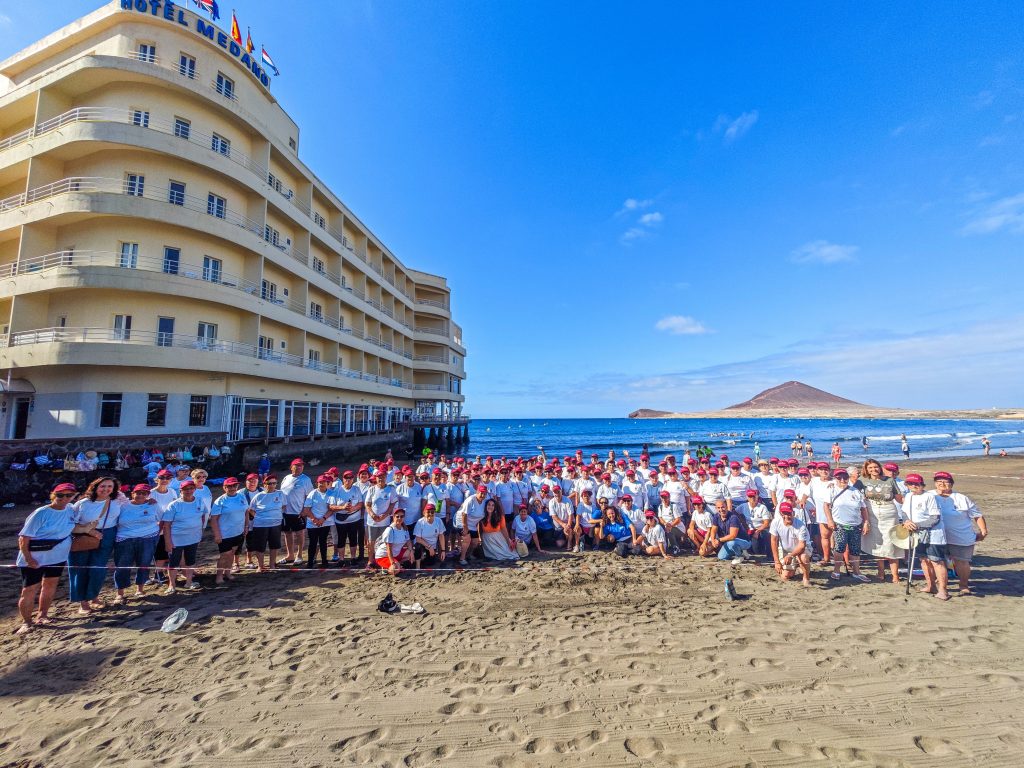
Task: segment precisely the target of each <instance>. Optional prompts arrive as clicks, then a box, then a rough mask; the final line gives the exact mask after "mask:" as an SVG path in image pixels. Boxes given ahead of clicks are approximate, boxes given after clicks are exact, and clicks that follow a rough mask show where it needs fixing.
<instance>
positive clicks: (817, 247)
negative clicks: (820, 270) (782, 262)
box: [789, 240, 859, 264]
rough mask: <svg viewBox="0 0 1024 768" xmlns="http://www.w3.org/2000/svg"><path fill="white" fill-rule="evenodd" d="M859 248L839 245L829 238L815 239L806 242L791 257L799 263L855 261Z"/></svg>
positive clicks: (791, 259)
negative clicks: (831, 241)
mask: <svg viewBox="0 0 1024 768" xmlns="http://www.w3.org/2000/svg"><path fill="white" fill-rule="evenodd" d="M858 250H859V248H858V247H857V246H856V245H837V244H836V243H830V242H829V241H828V240H813V241H811V242H809V243H804V244H803V245H801V246H800V247H799V248H797V249H796V250H795V251H793V252H792V253H791V254H790V256H789V258H790V261H794V262H796V263H797V264H838V263H839V262H842V261H853V257H854V254H856V253H857V251H858Z"/></svg>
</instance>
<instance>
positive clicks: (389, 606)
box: [377, 592, 401, 613]
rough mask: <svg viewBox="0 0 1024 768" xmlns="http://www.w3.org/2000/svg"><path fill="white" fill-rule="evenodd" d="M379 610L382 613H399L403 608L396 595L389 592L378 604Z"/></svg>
mask: <svg viewBox="0 0 1024 768" xmlns="http://www.w3.org/2000/svg"><path fill="white" fill-rule="evenodd" d="M377 610H378V611H380V612H381V613H398V612H399V611H400V610H401V608H399V607H398V603H396V602H395V598H394V595H392V594H391V593H390V592H388V594H387V596H386V597H385V598H384V599H383V600H381V601H380V602H379V603H378V604H377Z"/></svg>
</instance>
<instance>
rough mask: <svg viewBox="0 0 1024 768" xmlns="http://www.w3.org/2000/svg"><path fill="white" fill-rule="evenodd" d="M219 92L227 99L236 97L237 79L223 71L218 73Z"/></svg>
mask: <svg viewBox="0 0 1024 768" xmlns="http://www.w3.org/2000/svg"><path fill="white" fill-rule="evenodd" d="M216 90H217V93H219V94H220V95H221V96H223V97H224V98H227V99H234V98H235V81H234V80H232V79H231V78H230V77H228V76H227V75H225V74H224V73H223V72H218V73H217V85H216Z"/></svg>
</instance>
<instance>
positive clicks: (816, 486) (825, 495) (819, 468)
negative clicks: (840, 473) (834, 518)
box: [780, 461, 833, 563]
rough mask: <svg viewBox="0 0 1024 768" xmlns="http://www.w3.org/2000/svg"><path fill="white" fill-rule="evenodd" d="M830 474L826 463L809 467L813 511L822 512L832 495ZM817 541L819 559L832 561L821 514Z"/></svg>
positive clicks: (823, 516)
mask: <svg viewBox="0 0 1024 768" xmlns="http://www.w3.org/2000/svg"><path fill="white" fill-rule="evenodd" d="M831 474H832V473H831V470H830V469H829V466H828V462H824V461H821V462H815V463H814V464H812V465H811V501H812V502H814V508H815V510H824V509H825V504H826V502H828V500H829V498H830V497H831V495H832V489H833V484H832V479H831V477H830V475H831ZM780 495H781V493H780ZM817 539H818V542H819V544H820V545H821V559H822V561H823V562H826V563H827V562H829V560H831V559H832V536H831V533H830V531H829V527H828V521H826V520H825V515H824V513H823V512H821V513H819V515H818V536H817Z"/></svg>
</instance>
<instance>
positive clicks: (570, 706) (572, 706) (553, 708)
mask: <svg viewBox="0 0 1024 768" xmlns="http://www.w3.org/2000/svg"><path fill="white" fill-rule="evenodd" d="M580 709H581V707H580V705H579V703H578V702H577V701H576V700H575V699H569V700H568V701H563V702H560V703H558V704H546V705H544V706H543V707H538V708H537V709H535V710H534V713H535V714H538V715H544V716H545V717H551V716H558V715H567V714H569V713H570V712H579V711H580Z"/></svg>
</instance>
